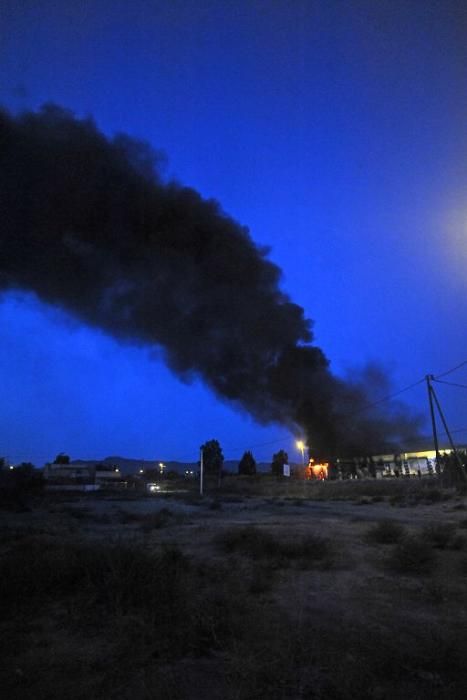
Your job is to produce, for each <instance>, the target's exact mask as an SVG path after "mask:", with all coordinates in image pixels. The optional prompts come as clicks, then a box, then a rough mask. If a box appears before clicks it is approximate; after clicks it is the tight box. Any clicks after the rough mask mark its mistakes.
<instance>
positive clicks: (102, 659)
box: [0, 480, 467, 700]
mask: <svg viewBox="0 0 467 700" xmlns="http://www.w3.org/2000/svg"><path fill="white" fill-rule="evenodd" d="M259 481H260V480H259ZM369 483H370V484H375V482H369ZM299 486H302V485H299ZM316 486H318V489H317V490H316V492H315V491H314V495H316V494H317V493H318V492H321V495H322V492H324V489H325V488H326V487H329V486H333V485H332V484H325V485H324V486H321V485H319V484H316ZM376 486H377V487H378V489H380V490H379V491H378V489H377V488H376ZM376 486H372V485H370V487H368V485H366V486H365V487H364V488H354V484H351V485H350V487H349V486H348V485H347V484H344V485H342V486H341V485H340V484H337V487H338V488H336V489H335V491H334V492H333V493H331V490H330V489H327V491H326V493H327V495H328V496H329V495H330V494H331V496H332V498H329V499H328V500H329V504H328V505H326V508H325V509H324V508H323V505H322V504H316V505H313V501H312V500H310V499H309V498H302V497H300V496H298V495H295V494H293V493H290V492H289V494H288V498H284V494H282V495H281V494H280V493H276V494H274V493H271V494H269V495H268V496H265V495H264V494H262V496H261V498H259V499H255V498H254V497H253V495H252V494H251V493H249V494H248V495H247V497H246V498H242V497H241V495H240V494H239V493H230V494H229V493H227V498H225V497H224V496H225V493H224V494H223V493H222V492H220V493H216V497H215V499H212V498H209V499H205V501H203V502H201V501H200V500H199V498H198V499H197V498H196V497H195V494H191V495H190V494H189V497H190V499H191V502H190V503H189V504H187V503H186V500H185V498H186V496H180V494H177V497H176V498H174V499H172V502H171V499H170V497H169V496H167V495H165V496H164V497H163V498H161V499H153V500H150V499H149V500H148V499H143V500H142V501H141V504H139V502H138V501H137V500H135V501H133V500H131V501H130V500H127V501H126V503H127V505H125V503H123V502H122V501H123V499H122V501H120V502H116V501H101V500H99V499H96V498H94V497H93V498H92V499H91V498H90V499H81V500H77V499H75V500H72V501H70V502H69V503H64V502H63V501H62V502H60V503H57V502H55V503H52V502H49V503H48V504H47V511H45V510H40V509H39V510H35V511H33V512H30V513H23V514H12V513H11V512H9V513H4V515H3V517H1V513H0V535H1V539H0V555H1V557H0V609H1V610H0V612H1V620H2V622H0V640H1V641H0V644H1V649H0V687H2V694H3V696H4V697H6V698H8V700H20V699H21V700H23V699H24V698H34V700H46V699H53V698H67V699H70V700H85V699H86V700H89V699H90V698H92V699H93V700H104V699H107V698H110V697H111V698H113V699H114V698H115V700H126V699H128V700H130V699H131V700H154V698H157V700H169V699H170V700H198V698H199V699H200V700H201V698H203V700H205V698H206V697H209V698H210V700H217V699H219V700H220V699H221V698H222V700H253V699H254V698H257V699H258V700H261V699H262V698H268V700H285V699H294V700H295V699H297V700H298V699H299V698H316V699H320V700H351V699H352V700H353V699H354V698H357V697H358V698H363V699H368V700H370V699H371V700H378V699H380V700H385V699H386V698H388V699H389V698H391V699H392V698H394V699H395V700H403V699H404V700H405V698H407V697H410V698H415V699H417V698H420V699H423V700H429V699H430V698H436V699H437V700H448V699H449V700H457V698H463V697H464V690H465V686H466V683H467V672H466V669H465V664H464V659H463V649H464V648H465V644H466V643H467V631H466V629H465V625H464V623H463V617H462V614H461V613H460V611H461V610H462V609H464V608H465V605H466V604H467V582H466V577H465V574H466V573H467V560H466V554H465V549H463V548H462V547H458V546H457V545H456V541H457V540H456V538H457V537H459V536H460V537H461V538H462V528H463V527H464V526H463V523H464V521H465V513H463V512H462V510H463V509H462V508H458V509H456V510H454V509H453V508H452V507H450V506H449V505H447V503H448V502H446V501H445V499H444V496H443V494H442V496H443V497H442V498H441V499H438V497H435V498H434V499H430V498H427V492H426V490H425V488H426V487H425V486H424V485H423V484H417V487H418V488H419V492H418V494H419V497H417V499H416V503H417V505H416V506H414V507H410V505H409V501H410V498H412V499H414V493H411V494H410V498H408V497H406V495H401V493H402V492H401V490H400V489H401V487H400V485H399V484H397V486H396V491H394V492H393V493H392V497H397V498H400V499H401V505H402V504H403V505H404V506H405V507H401V508H394V507H392V506H391V505H390V503H389V500H390V498H391V494H390V492H389V487H388V486H387V484H386V483H383V484H381V485H380V484H376ZM242 488H243V486H242ZM430 488H431V487H430ZM381 489H383V490H385V491H386V492H385V493H383V491H382V490H381ZM344 492H345V494H346V497H345V498H344V499H340V498H339V499H337V498H335V497H336V496H337V495H340V496H342V495H343V494H344ZM414 492H415V491H414ZM265 498H267V499H268V500H267V502H265ZM363 498H366V499H369V502H368V503H367V504H366V505H365V507H361V506H358V505H357V502H358V501H359V500H360V499H363ZM375 499H376V500H375ZM318 500H325V499H324V498H321V497H320V498H319V499H318ZM342 500H344V501H345V503H342ZM212 504H215V505H214V507H213V505H212ZM298 504H300V505H301V507H298ZM139 505H141V508H139ZM458 505H463V503H459V504H458ZM51 506H52V511H53V512H50V510H51ZM161 506H162V507H161ZM328 506H329V507H328ZM183 508H185V510H186V513H189V517H188V516H187V515H184V512H185V511H184V510H183ZM315 513H316V514H317V515H314V514H315ZM324 514H325V515H326V519H325V520H323V519H322V517H323V515H324ZM389 516H390V520H388V517H389ZM463 516H464V517H463Z"/></svg>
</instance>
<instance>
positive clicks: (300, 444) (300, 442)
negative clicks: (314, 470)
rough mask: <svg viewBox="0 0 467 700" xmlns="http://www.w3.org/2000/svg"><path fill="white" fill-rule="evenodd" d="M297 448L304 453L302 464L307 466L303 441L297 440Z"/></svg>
mask: <svg viewBox="0 0 467 700" xmlns="http://www.w3.org/2000/svg"><path fill="white" fill-rule="evenodd" d="M297 448H298V449H299V450H300V452H301V453H302V464H303V466H305V443H304V442H303V440H297Z"/></svg>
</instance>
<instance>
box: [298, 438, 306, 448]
mask: <svg viewBox="0 0 467 700" xmlns="http://www.w3.org/2000/svg"><path fill="white" fill-rule="evenodd" d="M297 447H298V449H299V450H304V449H305V443H304V442H303V440H297Z"/></svg>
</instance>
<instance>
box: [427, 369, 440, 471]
mask: <svg viewBox="0 0 467 700" xmlns="http://www.w3.org/2000/svg"><path fill="white" fill-rule="evenodd" d="M425 379H426V387H427V390H428V401H429V404H430V415H431V428H432V431H433V442H434V443H435V452H436V474H437V475H438V476H439V475H440V474H441V460H440V457H439V443H438V433H437V430H436V418H435V409H434V406H433V387H432V385H431V381H432V380H433V379H434V376H433V375H432V374H427V375H426V377H425Z"/></svg>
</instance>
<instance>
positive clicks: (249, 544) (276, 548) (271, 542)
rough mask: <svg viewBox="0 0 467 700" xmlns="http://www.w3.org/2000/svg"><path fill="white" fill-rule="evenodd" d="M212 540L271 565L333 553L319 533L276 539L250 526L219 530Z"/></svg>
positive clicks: (228, 550) (226, 549)
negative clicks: (221, 531)
mask: <svg viewBox="0 0 467 700" xmlns="http://www.w3.org/2000/svg"><path fill="white" fill-rule="evenodd" d="M215 542H216V544H217V545H218V547H219V548H220V549H221V550H222V551H224V552H226V553H227V554H233V553H238V554H242V555H244V556H247V557H251V558H253V559H258V560H263V561H264V560H269V561H270V562H271V563H272V564H273V565H274V566H288V565H289V564H290V562H292V561H297V562H299V563H300V564H301V565H302V566H306V565H307V564H312V563H314V562H318V561H319V562H326V563H329V562H330V560H331V557H332V554H333V548H332V546H331V543H330V542H329V540H326V539H325V538H323V537H319V536H317V535H313V534H308V535H304V536H302V537H299V538H295V539H293V540H280V539H278V538H276V537H274V536H273V535H271V534H270V533H268V532H265V531H264V530H260V529H259V528H256V527H252V526H248V527H241V528H236V529H235V530H228V531H226V532H223V533H221V534H220V535H218V536H217V537H216V538H215Z"/></svg>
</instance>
